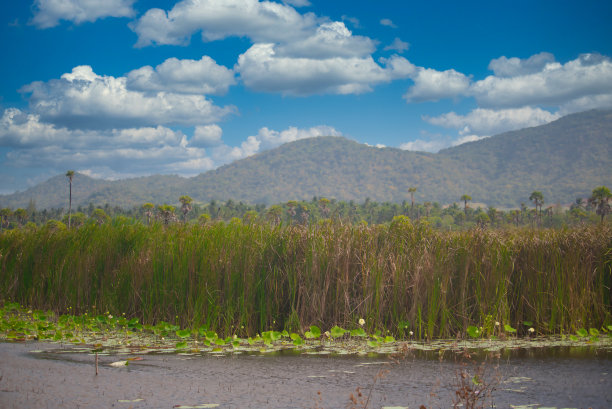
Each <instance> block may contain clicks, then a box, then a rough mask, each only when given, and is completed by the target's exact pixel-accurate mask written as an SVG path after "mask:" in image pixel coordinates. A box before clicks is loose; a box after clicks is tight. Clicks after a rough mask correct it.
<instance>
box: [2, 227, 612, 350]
mask: <svg viewBox="0 0 612 409" xmlns="http://www.w3.org/2000/svg"><path fill="white" fill-rule="evenodd" d="M611 249H612V230H611V229H610V227H606V226H603V225H602V226H588V227H578V228H573V229H566V230H528V229H525V230H508V231H497V230H471V231H464V232H440V231H435V230H432V229H430V228H429V227H428V226H427V225H424V224H417V225H413V224H412V223H411V222H410V221H409V220H407V219H405V218H401V217H400V218H396V219H395V220H394V221H393V222H392V223H390V224H388V225H376V226H365V225H357V226H351V225H344V224H341V223H336V222H330V221H324V222H321V223H318V224H316V225H311V226H299V225H291V226H273V225H269V224H257V223H251V224H242V223H240V222H238V221H233V222H230V223H228V224H226V223H222V222H220V223H212V224H208V225H205V226H196V225H171V226H162V225H153V226H150V227H149V226H144V225H141V224H138V223H133V224H130V223H125V222H115V223H112V224H103V225H100V226H98V225H86V226H83V227H81V228H79V229H72V230H53V229H50V228H41V229H38V230H14V231H8V232H4V233H2V234H1V235H0V301H2V300H4V301H8V300H11V301H15V302H19V303H21V304H24V305H28V306H31V307H33V308H40V309H51V310H55V311H56V312H63V311H65V310H66V309H67V308H69V307H72V308H73V311H74V312H75V313H79V312H81V313H82V312H87V311H110V312H112V313H113V314H117V315H118V314H121V313H125V314H126V315H127V316H130V317H138V318H139V319H140V320H141V322H144V323H151V324H154V323H156V322H160V321H168V322H172V323H175V324H176V325H180V326H181V327H186V326H193V327H199V326H201V325H205V326H207V327H208V328H210V329H213V330H215V331H219V332H220V333H225V334H234V333H237V334H239V335H240V336H249V335H254V334H255V333H259V332H261V331H264V330H269V329H273V330H283V329H287V330H289V331H298V330H303V329H304V328H308V327H309V326H310V325H313V324H314V325H319V326H321V327H324V328H331V327H332V326H334V325H340V326H345V327H354V326H355V323H356V322H357V321H358V320H359V318H365V319H366V328H367V329H368V330H370V331H375V330H378V329H380V330H390V331H391V332H392V333H394V334H396V335H400V336H405V337H406V336H408V335H407V334H408V333H409V331H413V333H414V337H417V338H429V339H432V338H438V337H454V336H456V335H457V334H458V333H462V334H464V333H465V331H466V328H467V327H468V326H469V325H477V326H490V325H492V324H491V322H495V321H497V322H500V323H501V328H503V326H504V325H505V324H508V325H510V326H511V327H514V328H517V329H518V330H519V333H520V332H523V333H524V331H525V330H526V328H524V325H522V324H521V323H523V322H524V321H530V322H532V323H533V325H534V327H535V328H536V330H537V332H538V333H546V334H548V333H569V332H572V333H573V332H575V331H576V330H577V329H578V328H583V327H595V328H598V327H601V326H602V325H607V324H609V323H610V321H611V317H610V313H611V302H610V285H611V281H612V279H611V268H612V250H611Z"/></svg>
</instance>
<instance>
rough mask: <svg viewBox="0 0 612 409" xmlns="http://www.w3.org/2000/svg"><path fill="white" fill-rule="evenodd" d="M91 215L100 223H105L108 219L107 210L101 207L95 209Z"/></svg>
mask: <svg viewBox="0 0 612 409" xmlns="http://www.w3.org/2000/svg"><path fill="white" fill-rule="evenodd" d="M91 217H92V219H94V220H95V221H96V223H98V224H103V223H104V222H105V221H107V220H108V215H107V214H106V212H105V211H104V210H103V209H99V208H98V209H96V210H94V211H93V213H92V214H91Z"/></svg>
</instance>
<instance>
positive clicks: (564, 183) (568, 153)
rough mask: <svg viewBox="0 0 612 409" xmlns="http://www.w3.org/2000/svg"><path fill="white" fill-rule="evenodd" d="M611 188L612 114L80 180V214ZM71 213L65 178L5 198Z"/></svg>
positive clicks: (300, 148)
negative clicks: (108, 208) (415, 148)
mask: <svg viewBox="0 0 612 409" xmlns="http://www.w3.org/2000/svg"><path fill="white" fill-rule="evenodd" d="M600 185H607V186H609V187H612V110H592V111H586V112H582V113H578V114H572V115H568V116H566V117H563V118H561V119H559V120H557V121H554V122H551V123H549V124H547V125H542V126H538V127H533V128H526V129H522V130H519V131H513V132H507V133H503V134H499V135H496V136H493V137H490V138H486V139H483V140H479V141H475V142H470V143H466V144H463V145H460V146H456V147H453V148H448V149H445V150H442V151H440V152H439V153H435V154H434V153H425V152H412V151H404V150H400V149H396V148H375V147H371V146H367V145H363V144H359V143H357V142H354V141H351V140H348V139H346V138H343V137H318V138H311V139H303V140H299V141H296V142H291V143H287V144H285V145H282V146H280V147H278V148H276V149H274V150H269V151H264V152H261V153H259V154H256V155H253V156H251V157H248V158H246V159H242V160H238V161H236V162H234V163H231V164H229V165H225V166H222V167H220V168H218V169H216V170H213V171H209V172H206V173H203V174H200V175H198V176H195V177H193V178H183V177H179V176H173V175H163V176H160V175H154V176H148V177H141V178H134V179H124V180H117V181H105V180H98V179H93V178H90V177H88V176H85V175H83V174H78V173H77V174H76V175H75V177H74V180H73V189H72V192H73V206H78V205H87V204H89V203H93V204H94V205H104V204H106V203H109V204H110V205H119V206H124V207H127V206H136V205H141V204H143V203H145V202H152V203H156V204H161V203H170V204H173V203H178V197H179V196H181V195H184V194H186V195H190V196H191V197H193V198H194V200H196V201H199V202H208V201H210V200H211V199H216V200H223V201H224V200H227V199H233V200H237V201H245V202H251V203H266V204H273V203H280V202H285V201H288V200H301V199H304V200H310V199H311V198H312V197H313V196H324V197H328V198H335V199H338V200H355V201H363V200H365V199H366V198H368V197H369V198H370V199H372V200H375V201H394V202H401V201H402V200H410V194H409V193H408V188H409V187H413V186H414V187H416V188H417V192H416V194H415V200H416V201H418V202H423V201H436V202H440V203H442V204H444V203H451V202H455V201H459V198H460V197H461V195H462V194H469V195H470V196H472V198H473V200H474V201H475V202H480V203H486V204H488V205H491V206H498V207H515V206H518V205H519V204H520V203H521V202H528V197H529V195H530V193H531V192H532V191H534V190H539V191H541V192H542V193H543V194H544V198H545V202H546V203H547V204H554V203H564V204H567V203H571V202H573V201H574V200H575V198H576V197H588V196H589V195H590V193H591V191H592V189H593V188H594V187H596V186H600ZM30 200H34V201H35V203H36V206H37V208H39V209H41V208H50V207H67V206H68V182H67V179H66V177H65V176H64V175H58V176H55V177H53V178H51V179H49V180H48V181H46V182H44V183H41V184H39V185H37V186H35V187H32V188H30V189H28V190H26V191H24V192H18V193H15V194H11V195H4V196H0V207H11V208H17V207H26V206H27V205H28V203H29V201H30Z"/></svg>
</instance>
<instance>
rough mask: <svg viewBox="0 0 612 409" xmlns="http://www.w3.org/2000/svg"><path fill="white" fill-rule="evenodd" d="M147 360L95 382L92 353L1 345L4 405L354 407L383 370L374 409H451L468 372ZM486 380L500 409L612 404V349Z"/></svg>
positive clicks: (325, 359)
mask: <svg viewBox="0 0 612 409" xmlns="http://www.w3.org/2000/svg"><path fill="white" fill-rule="evenodd" d="M33 350H39V351H42V352H30V351H33ZM142 358H143V359H142V360H141V361H132V362H130V364H129V365H128V366H124V367H120V368H114V367H111V366H109V364H110V363H112V362H115V361H119V360H124V359H126V356H123V355H122V356H100V357H99V364H100V365H99V375H98V376H96V375H95V366H94V357H93V356H92V355H89V354H87V353H78V352H69V350H64V351H62V350H61V349H60V346H59V345H58V344H45V343H36V342H28V343H0V376H1V378H0V408H7V409H8V408H126V409H128V408H133V409H136V408H172V407H174V406H176V405H189V406H194V405H201V404H218V405H219V406H218V407H219V408H221V409H229V408H328V409H329V408H346V407H347V405H348V404H349V397H350V395H351V393H353V394H354V393H355V389H356V388H357V387H361V389H362V391H363V392H364V394H367V392H368V391H369V390H370V388H371V386H372V382H373V379H374V377H375V375H376V374H377V373H378V372H379V370H380V369H388V370H389V372H388V373H387V374H386V376H385V377H384V378H383V379H379V380H378V382H377V383H376V385H375V386H374V388H373V390H372V395H371V401H370V403H369V406H368V407H369V408H375V409H380V408H382V407H393V406H400V407H409V408H418V407H419V406H420V405H425V406H426V407H427V408H449V407H452V401H453V397H454V396H455V390H456V389H457V387H456V384H457V380H456V375H457V373H458V371H460V370H461V368H464V366H462V364H461V363H460V362H457V361H456V360H455V359H447V360H444V361H439V360H434V359H427V358H424V357H416V356H408V357H407V358H406V359H404V360H403V361H402V362H400V363H399V364H396V365H391V366H388V365H385V364H384V363H385V362H388V361H387V360H386V359H385V358H380V357H378V358H371V357H355V356H350V357H331V356H303V355H301V356H296V355H290V354H289V355H282V354H280V355H234V356H221V357H217V356H210V355H208V356H183V355H168V354H166V355H144V356H142ZM468 369H473V367H471V366H468ZM485 379H487V380H489V381H490V382H492V383H495V384H496V385H497V386H496V390H495V392H494V394H493V402H494V403H495V407H497V408H510V407H511V405H512V406H518V405H534V406H531V407H533V408H537V407H557V408H589V407H592V408H602V409H609V408H612V355H611V354H610V353H609V352H607V353H600V354H597V355H593V354H588V356H587V357H585V356H583V355H581V354H573V355H571V356H570V355H568V354H567V353H565V352H562V353H559V352H553V353H550V352H528V353H523V354H517V355H516V356H513V357H511V358H506V359H500V360H494V361H488V364H487V370H486V374H485ZM364 397H365V396H364ZM489 406H490V405H489Z"/></svg>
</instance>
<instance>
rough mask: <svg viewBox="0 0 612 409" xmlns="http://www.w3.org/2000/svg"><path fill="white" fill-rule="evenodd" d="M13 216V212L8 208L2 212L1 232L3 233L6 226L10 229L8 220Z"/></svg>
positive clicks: (0, 212)
mask: <svg viewBox="0 0 612 409" xmlns="http://www.w3.org/2000/svg"><path fill="white" fill-rule="evenodd" d="M12 214H13V212H12V211H11V209H9V208H8V207H5V208H4V209H2V210H0V231H2V228H3V227H4V225H5V224H6V226H7V227H8V218H9V217H11V215H12Z"/></svg>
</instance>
